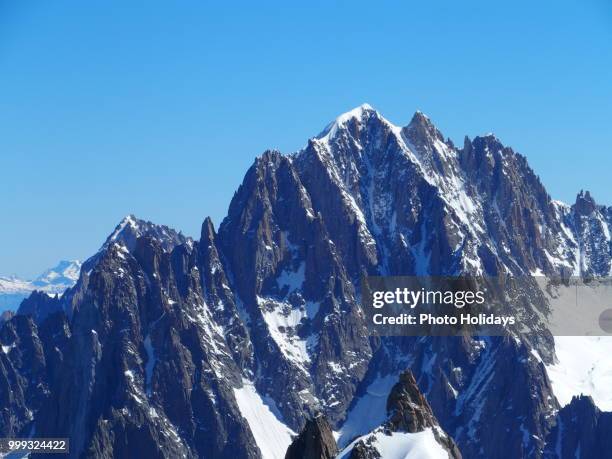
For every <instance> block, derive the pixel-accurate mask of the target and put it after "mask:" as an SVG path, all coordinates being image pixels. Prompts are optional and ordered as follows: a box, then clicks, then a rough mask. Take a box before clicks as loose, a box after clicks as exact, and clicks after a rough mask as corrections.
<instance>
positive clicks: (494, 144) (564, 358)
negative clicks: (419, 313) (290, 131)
mask: <svg viewBox="0 0 612 459" xmlns="http://www.w3.org/2000/svg"><path fill="white" fill-rule="evenodd" d="M203 203H204V205H205V197H203ZM195 211H196V210H194V212H195ZM611 226H612V210H611V208H609V207H605V206H601V205H598V204H596V203H595V201H594V199H593V197H592V196H591V195H590V194H589V193H588V192H580V193H579V194H578V196H577V199H576V202H575V203H573V204H563V203H560V202H558V201H554V200H552V199H551V197H550V196H549V195H548V193H547V191H546V189H545V188H544V186H543V185H542V183H541V182H540V180H539V178H538V176H537V175H536V174H535V173H534V172H533V170H532V169H531V168H530V167H529V165H528V163H527V160H526V158H525V157H523V156H521V155H520V154H518V153H516V152H514V151H513V150H512V149H511V148H509V147H507V146H504V145H503V144H502V143H501V141H500V140H499V139H497V138H496V137H495V136H494V135H485V136H482V137H476V138H474V139H469V138H467V137H466V138H465V140H464V142H463V145H462V146H460V147H458V146H456V145H455V144H454V143H453V142H451V141H450V140H449V139H446V138H444V136H443V135H442V133H441V132H440V131H439V130H438V129H437V128H436V127H435V126H434V124H433V123H432V122H431V121H430V120H429V118H428V117H427V116H425V115H424V114H422V113H420V112H417V113H415V114H414V116H413V118H412V120H411V122H410V123H409V124H408V125H407V126H403V127H402V126H396V125H394V124H392V123H390V122H389V121H388V120H386V119H385V118H384V117H383V116H382V115H381V114H380V113H378V112H377V111H376V110H374V109H373V108H372V107H370V106H368V105H363V106H361V107H358V108H356V109H354V110H352V111H350V112H347V113H345V114H343V115H341V116H339V117H338V118H337V119H336V120H334V121H333V122H332V123H331V124H329V125H328V126H327V127H326V128H325V129H324V130H323V132H322V133H321V134H319V135H318V136H316V137H313V138H312V139H310V140H309V141H308V143H307V145H306V146H305V147H304V148H303V149H301V150H300V151H298V152H296V153H293V154H291V155H282V154H281V153H279V152H277V151H266V152H265V153H263V154H262V155H261V156H260V157H258V158H257V159H256V160H255V162H254V164H253V165H252V166H251V167H250V168H249V170H248V171H247V173H246V175H245V177H244V180H243V182H242V184H241V185H240V187H239V188H238V190H237V191H236V193H235V195H234V197H233V199H232V201H231V204H230V206H229V210H228V215H227V217H226V218H225V219H224V220H223V222H222V223H221V225H220V226H219V228H218V229H216V228H214V226H213V224H212V222H211V220H210V219H208V218H206V219H205V220H204V222H203V225H202V230H201V234H200V237H199V239H198V240H192V239H189V238H187V237H185V236H183V235H182V234H180V233H179V232H177V231H175V230H172V229H171V228H168V227H165V226H160V225H155V224H153V223H151V222H145V221H143V220H140V219H137V218H136V217H134V216H131V215H130V216H128V217H126V218H125V219H124V220H123V221H121V222H120V224H119V225H118V226H117V227H116V228H115V230H114V231H113V232H112V233H111V234H110V236H109V237H108V238H107V240H106V241H105V242H104V244H103V245H102V247H101V249H100V250H99V251H98V252H97V253H96V254H94V255H93V256H92V257H91V258H90V259H88V260H87V261H85V262H84V263H83V265H82V267H81V270H80V273H81V274H80V277H79V278H78V281H77V282H76V284H75V285H74V286H73V287H70V288H69V289H68V290H66V292H65V293H64V294H63V295H62V296H61V297H60V298H51V297H49V296H48V295H47V294H41V293H36V292H35V293H32V294H31V295H30V296H29V297H28V298H27V299H26V300H25V301H24V302H23V303H22V305H21V306H20V308H19V311H18V313H17V314H16V315H15V316H14V317H12V318H11V319H10V320H7V321H5V322H4V324H3V325H2V327H1V328H0V345H1V350H2V352H0V393H1V394H6V396H3V397H0V437H12V436H18V437H27V436H28V435H30V434H31V433H32V432H35V434H36V436H39V437H69V438H70V456H71V457H75V458H76V457H125V458H127V457H156V458H161V457H168V458H174V457H186V458H193V457H201V458H232V459H234V458H250V459H256V458H265V459H274V458H281V459H282V458H284V457H285V455H287V456H286V457H287V458H288V459H300V458H321V459H327V458H332V457H339V458H344V459H374V458H383V459H385V458H396V457H415V458H422V457H427V458H453V459H457V458H459V457H462V456H463V457H468V458H488V459H506V458H552V457H560V458H570V457H571V458H576V457H578V458H594V457H597V458H604V457H611V453H610V452H611V451H612V436H610V435H609V432H610V431H612V414H611V413H608V412H604V411H602V409H601V408H602V406H597V403H596V400H594V399H593V398H591V397H590V396H588V395H584V396H580V392H585V391H587V390H589V391H591V392H590V393H589V394H590V395H593V396H596V397H597V398H599V399H603V400H608V399H610V392H611V391H610V390H609V389H607V388H605V387H597V388H594V387H589V386H592V384H589V383H587V382H584V381H579V382H580V384H578V385H577V384H574V383H575V382H576V381H574V380H573V379H572V378H582V377H583V376H585V375H578V373H577V370H576V369H577V367H576V363H577V362H578V361H580V360H584V362H581V363H580V367H581V368H586V369H587V372H588V369H589V368H599V365H603V364H604V363H605V362H602V361H601V358H602V357H601V356H605V355H606V352H603V351H601V349H600V350H599V351H597V352H592V353H591V354H590V355H577V354H576V353H575V352H574V351H573V349H579V347H578V346H575V345H574V344H573V343H578V341H573V342H568V341H567V340H565V341H564V344H563V346H561V347H559V346H557V342H556V340H555V338H554V337H553V336H552V335H551V334H550V333H549V332H548V331H547V330H546V329H543V328H535V327H534V328H533V330H532V331H533V333H531V334H529V335H525V334H519V333H515V332H514V331H513V330H510V331H508V334H507V335H506V336H499V337H373V336H370V334H369V333H368V329H367V327H366V324H365V316H364V314H363V309H362V305H361V300H360V298H361V292H360V288H361V287H360V279H361V278H362V276H365V275H449V276H460V275H490V276H496V275H501V274H503V275H508V276H523V277H527V278H528V279H532V277H530V276H536V275H537V276H549V277H551V276H557V275H559V274H563V275H575V276H585V277H595V276H608V275H609V274H610V272H611V269H612V243H611V237H610V234H611V233H610V230H611ZM536 288H537V284H535V282H533V283H529V282H526V283H525V289H526V290H525V291H524V292H522V293H526V294H528V295H524V296H523V297H522V299H523V301H521V302H516V313H517V314H520V315H522V316H529V317H533V318H534V319H533V320H534V321H535V323H537V320H538V317H540V316H542V315H546V308H545V307H542V304H544V305H545V302H546V301H548V297H545V296H543V294H542V295H540V296H539V297H537V299H538V301H542V302H544V303H541V302H536V301H534V298H535V297H534V296H533V295H532V294H533V292H534V291H535V289H536ZM540 293H541V292H540ZM576 340H581V339H580V338H576ZM580 342H581V343H584V341H583V340H582V341H580ZM604 345H608V346H609V340H604V338H602V339H601V340H598V341H591V342H589V346H604ZM602 349H603V347H602ZM559 351H562V352H559ZM589 358H593V359H599V360H593V361H589V363H588V364H587V360H588V359H589ZM569 370H575V371H574V372H573V373H572V371H569ZM595 373H596V375H595V376H596V377H595V378H593V379H590V380H589V381H590V382H593V381H596V382H597V384H598V385H600V384H601V385H605V381H608V379H606V378H607V374H608V373H606V372H605V371H602V372H595ZM586 377H588V375H586ZM558 388H560V389H558ZM577 388H578V390H577ZM557 393H558V394H562V396H561V395H560V396H559V397H557Z"/></svg>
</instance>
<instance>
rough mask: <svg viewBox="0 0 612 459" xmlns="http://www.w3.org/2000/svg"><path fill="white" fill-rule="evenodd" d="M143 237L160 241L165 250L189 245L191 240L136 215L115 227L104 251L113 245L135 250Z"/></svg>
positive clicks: (130, 216)
mask: <svg viewBox="0 0 612 459" xmlns="http://www.w3.org/2000/svg"><path fill="white" fill-rule="evenodd" d="M143 236H151V237H154V238H156V239H158V240H159V241H160V243H161V244H162V247H163V248H164V250H168V251H169V250H171V249H172V248H173V247H175V246H177V245H180V244H185V243H189V242H190V241H192V240H191V238H188V237H186V236H184V235H183V234H182V233H180V232H177V231H175V230H174V229H172V228H169V227H167V226H165V225H156V224H155V223H152V222H150V221H146V220H141V219H139V218H136V217H135V216H134V215H132V214H129V215H127V216H125V217H124V218H123V219H122V220H121V222H119V224H118V225H117V226H116V227H115V230H114V231H113V232H112V233H111V235H110V236H109V237H108V238H107V239H106V242H104V245H103V246H102V250H104V249H106V248H108V247H109V246H110V245H111V244H113V243H118V244H120V245H124V246H125V247H126V248H127V249H128V250H130V251H131V250H133V249H134V247H135V244H136V240H137V239H138V238H141V237H143Z"/></svg>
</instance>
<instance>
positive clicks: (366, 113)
mask: <svg viewBox="0 0 612 459" xmlns="http://www.w3.org/2000/svg"><path fill="white" fill-rule="evenodd" d="M371 119H375V120H379V121H381V122H383V123H385V124H387V125H388V126H390V127H396V126H394V125H393V124H392V123H390V122H389V121H387V120H386V119H385V118H383V117H382V116H381V114H380V113H379V112H378V111H377V110H375V109H374V108H372V106H371V105H369V104H362V105H360V106H359V107H356V108H354V109H352V110H349V111H348V112H345V113H343V114H341V115H340V116H338V117H337V118H336V119H335V120H334V121H332V122H331V123H330V124H328V125H327V127H326V128H325V129H324V130H323V132H321V133H320V134H319V135H318V136H316V137H315V140H319V141H329V140H331V139H333V138H334V137H336V135H337V134H338V132H339V131H341V130H343V129H346V128H350V127H351V126H353V125H354V126H356V125H361V126H364V125H366V124H367V123H368V121H369V120H371Z"/></svg>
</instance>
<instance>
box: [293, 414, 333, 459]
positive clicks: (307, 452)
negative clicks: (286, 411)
mask: <svg viewBox="0 0 612 459" xmlns="http://www.w3.org/2000/svg"><path fill="white" fill-rule="evenodd" d="M337 453H338V447H337V445H336V440H335V439H334V434H333V432H332V430H331V427H330V425H329V423H328V422H327V421H326V420H325V418H324V417H323V416H317V417H315V418H313V419H310V420H309V421H307V422H306V425H305V426H304V429H303V430H302V432H301V433H300V435H298V437H297V438H296V439H295V440H293V443H291V446H290V447H289V449H288V450H287V454H286V455H285V459H331V458H333V457H335V456H336V454H337Z"/></svg>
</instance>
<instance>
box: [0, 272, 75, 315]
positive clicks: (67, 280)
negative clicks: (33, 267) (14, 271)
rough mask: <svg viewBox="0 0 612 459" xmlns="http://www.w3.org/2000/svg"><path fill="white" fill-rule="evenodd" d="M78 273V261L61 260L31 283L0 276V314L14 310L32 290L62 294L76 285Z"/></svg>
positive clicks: (12, 277)
mask: <svg viewBox="0 0 612 459" xmlns="http://www.w3.org/2000/svg"><path fill="white" fill-rule="evenodd" d="M80 271H81V262H80V261H78V260H73V261H65V260H62V261H60V262H59V263H58V264H57V265H56V266H55V267H53V268H50V269H47V270H46V271H45V272H44V273H42V274H41V275H40V276H38V277H37V278H36V279H34V280H31V281H30V280H24V279H20V278H18V277H17V276H10V277H2V276H0V312H2V311H5V310H12V311H14V310H16V309H17V308H18V307H19V304H20V303H21V301H23V300H24V299H25V298H26V297H28V296H29V295H30V293H32V292H33V291H34V290H40V291H41V292H45V293H48V294H49V295H55V294H61V293H63V292H64V290H66V289H67V288H69V287H72V286H73V285H74V284H75V283H76V281H77V280H78V278H79V273H80Z"/></svg>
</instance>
